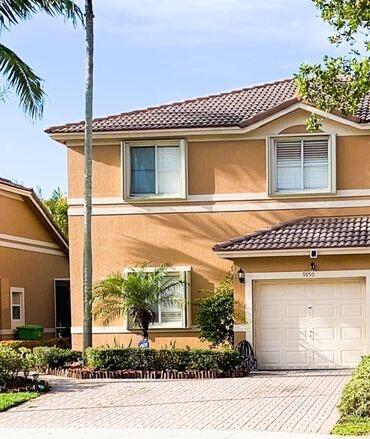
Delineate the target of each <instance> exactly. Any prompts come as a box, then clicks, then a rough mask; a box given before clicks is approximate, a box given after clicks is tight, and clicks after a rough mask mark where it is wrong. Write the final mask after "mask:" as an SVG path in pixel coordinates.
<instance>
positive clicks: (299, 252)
mask: <svg viewBox="0 0 370 439" xmlns="http://www.w3.org/2000/svg"><path fill="white" fill-rule="evenodd" d="M312 250H316V251H317V255H318V256H331V255H361V254H370V247H340V248H339V247H338V248H305V249H286V250H283V249H280V250H249V251H248V250H247V251H240V250H238V251H221V250H220V251H215V254H216V255H217V256H219V257H220V258H221V259H239V258H270V257H281V256H310V252H311V251H312Z"/></svg>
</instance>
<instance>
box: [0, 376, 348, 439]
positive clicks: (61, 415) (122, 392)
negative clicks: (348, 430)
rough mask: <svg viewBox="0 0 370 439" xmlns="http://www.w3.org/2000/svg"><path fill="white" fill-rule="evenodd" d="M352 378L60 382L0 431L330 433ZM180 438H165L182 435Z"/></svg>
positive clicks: (12, 413) (2, 421) (5, 420)
mask: <svg viewBox="0 0 370 439" xmlns="http://www.w3.org/2000/svg"><path fill="white" fill-rule="evenodd" d="M349 375H350V372H349V371H342V370H338V371H296V372H295V371H287V372H285V371H280V372H270V373H268V372H259V373H255V374H251V375H250V376H249V377H247V378H235V379H219V380H177V381H137V380H135V381H134V380H132V381H127V380H88V381H73V380H67V379H55V378H54V379H53V380H52V381H53V382H54V389H53V390H52V391H51V392H50V393H49V394H47V395H43V396H41V397H40V398H38V399H36V400H33V401H30V402H28V403H26V404H23V405H21V406H19V407H15V408H13V409H11V410H8V411H7V412H4V413H3V414H0V426H1V428H14V427H17V426H18V427H22V428H27V429H30V428H36V429H40V428H42V429H47V428H51V427H52V428H79V429H81V428H83V429H86V428H98V429H101V428H104V429H126V430H127V431H129V430H130V429H156V430H159V429H160V430H162V431H169V432H171V430H172V431H173V430H203V433H205V431H216V432H217V430H224V431H225V430H227V431H229V433H228V434H227V435H226V432H224V433H221V432H220V435H221V436H219V437H224V438H233V437H234V436H233V435H234V434H238V433H237V432H236V431H239V432H240V431H244V432H245V431H254V432H258V431H260V432H294V433H329V432H330V430H331V428H332V426H333V425H334V423H335V422H336V420H337V416H338V415H337V412H336V408H335V406H336V404H337V401H338V399H339V396H340V393H341V390H342V387H343V385H344V384H345V382H346V381H347V380H348V378H349ZM44 431H46V430H44ZM117 431H118V432H119V431H121V433H122V430H117ZM30 432H31V430H28V433H30ZM3 433H5V432H4V431H3V432H1V430H0V435H1V437H6V436H5V434H4V435H3ZM84 433H86V431H85V430H84ZM175 433H176V432H173V436H168V435H167V436H166V435H165V436H163V435H162V436H160V437H161V438H162V439H164V438H165V437H173V438H175V437H180V436H176V434H180V433H179V432H177V433H176V434H175ZM200 433H201V432H200ZM283 436H285V435H282V437H283ZM29 437H31V436H29ZM49 437H53V436H49ZM64 437H66V436H64ZM71 437H72V436H71ZM81 437H85V436H84V434H81ZM104 437H108V436H106V434H104ZM109 437H110V438H111V439H113V438H114V437H117V438H118V437H119V436H113V435H112V436H109ZM122 437H123V436H122ZM125 437H126V438H127V437H128V436H125ZM136 437H138V436H137V435H136ZM150 437H153V436H152V435H151V436H150ZM156 437H157V436H156ZM158 437H159V436H158ZM203 437H205V436H203ZM207 437H211V436H209V435H208V434H207ZM215 437H218V436H215ZM235 437H236V436H235ZM243 437H256V438H257V437H258V436H255V435H254V436H251V435H249V434H248V435H247V436H246V435H245V433H244V436H243ZM260 437H261V438H262V437H268V436H266V435H263V436H260ZM271 437H272V436H271ZM276 437H277V436H276ZM294 437H297V435H294Z"/></svg>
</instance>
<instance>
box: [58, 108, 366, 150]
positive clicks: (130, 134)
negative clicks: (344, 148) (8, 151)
mask: <svg viewBox="0 0 370 439" xmlns="http://www.w3.org/2000/svg"><path fill="white" fill-rule="evenodd" d="M298 109H302V110H306V111H309V112H314V113H316V114H318V115H319V116H321V117H325V118H326V119H329V120H333V121H335V122H338V123H341V124H343V125H348V126H351V127H354V128H357V129H359V130H369V129H370V124H369V123H358V122H354V121H352V120H349V119H346V118H344V117H340V116H336V115H334V114H332V113H327V112H325V111H322V110H318V109H317V108H315V107H313V106H310V105H308V104H305V103H303V102H296V103H294V104H292V105H291V106H290V107H287V108H285V109H284V110H281V111H278V112H276V113H274V114H272V115H271V116H269V117H266V118H264V119H262V120H260V121H258V122H255V123H253V124H251V125H249V126H247V127H244V128H240V127H238V126H237V127H231V128H230V127H229V128H223V127H220V128H195V129H194V128H190V129H181V128H178V129H159V130H158V129H157V130H137V131H104V132H97V133H93V137H94V139H99V138H106V137H125V138H127V139H129V138H140V137H146V138H147V137H148V136H152V137H153V136H158V137H164V136H171V135H174V136H182V135H188V136H190V135H192V136H201V135H212V134H219V133H222V134H244V133H248V132H250V131H253V130H255V129H257V128H259V127H260V126H262V125H266V124H267V123H269V122H272V121H273V120H275V119H278V118H279V117H281V116H284V115H286V114H289V113H291V112H292V111H295V110H298ZM241 123H243V122H241ZM49 136H50V137H51V138H52V139H53V140H57V141H61V142H63V141H65V140H68V139H82V138H83V133H82V132H81V133H54V134H53V133H51V134H49Z"/></svg>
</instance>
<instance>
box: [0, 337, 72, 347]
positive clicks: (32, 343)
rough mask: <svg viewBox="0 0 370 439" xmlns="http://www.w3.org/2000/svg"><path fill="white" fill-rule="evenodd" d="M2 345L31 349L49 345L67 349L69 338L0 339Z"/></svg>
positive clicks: (0, 345)
mask: <svg viewBox="0 0 370 439" xmlns="http://www.w3.org/2000/svg"><path fill="white" fill-rule="evenodd" d="M2 346H8V347H11V348H13V349H19V348H27V349H33V348H35V347H38V346H49V347H57V348H63V349H67V348H68V347H69V346H70V340H69V339H68V338H42V339H41V340H3V341H0V347H2Z"/></svg>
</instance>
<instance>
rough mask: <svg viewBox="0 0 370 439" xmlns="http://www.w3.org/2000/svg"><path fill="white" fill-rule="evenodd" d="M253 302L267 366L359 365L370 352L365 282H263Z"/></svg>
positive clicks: (258, 342)
mask: <svg viewBox="0 0 370 439" xmlns="http://www.w3.org/2000/svg"><path fill="white" fill-rule="evenodd" d="M347 287H348V289H346V288H347ZM284 290H285V291H284ZM265 291H267V292H268V294H265ZM273 292H275V295H274V293H273ZM350 294H353V298H352V299H351V298H350V297H349V296H350ZM253 299H254V315H255V318H254V324H255V350H256V355H257V359H258V360H259V364H260V367H262V368H267V369H268V368H273V369H289V368H295V369H297V368H320V367H321V368H337V367H353V366H355V365H356V364H357V363H358V362H359V361H360V359H361V355H363V354H364V353H365V346H366V343H365V338H366V330H365V321H366V318H365V289H364V285H363V282H362V281H361V280H356V281H355V280H354V281H348V280H342V281H341V280H330V281H329V280H328V281H317V280H307V281H299V282H290V281H276V282H275V283H273V282H269V283H264V282H257V284H256V285H255V288H254V295H253ZM354 343H355V345H354Z"/></svg>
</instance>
